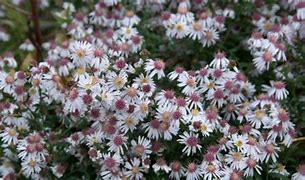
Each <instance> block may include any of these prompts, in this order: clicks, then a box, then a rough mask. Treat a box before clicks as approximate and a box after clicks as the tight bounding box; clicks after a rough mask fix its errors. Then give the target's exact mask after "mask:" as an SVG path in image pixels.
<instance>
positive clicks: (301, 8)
mask: <svg viewBox="0 0 305 180" xmlns="http://www.w3.org/2000/svg"><path fill="white" fill-rule="evenodd" d="M296 9H297V17H298V18H299V19H301V20H302V19H305V1H300V2H299V3H298V4H297V5H296Z"/></svg>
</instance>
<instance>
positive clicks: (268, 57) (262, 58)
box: [253, 51, 276, 72]
mask: <svg viewBox="0 0 305 180" xmlns="http://www.w3.org/2000/svg"><path fill="white" fill-rule="evenodd" d="M255 56H256V58H255V59H253V63H254V65H255V67H256V68H257V70H259V71H260V72H263V71H265V70H268V69H269V66H270V64H271V62H274V61H276V60H275V58H274V57H273V55H272V53H271V52H269V51H263V52H256V53H255Z"/></svg>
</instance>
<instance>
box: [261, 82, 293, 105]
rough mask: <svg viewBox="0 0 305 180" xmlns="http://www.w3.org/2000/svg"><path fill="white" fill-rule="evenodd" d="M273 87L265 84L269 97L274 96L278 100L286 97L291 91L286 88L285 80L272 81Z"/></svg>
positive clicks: (264, 87)
mask: <svg viewBox="0 0 305 180" xmlns="http://www.w3.org/2000/svg"><path fill="white" fill-rule="evenodd" d="M270 84H271V87H270V86H267V85H263V89H264V91H266V92H267V94H268V96H269V97H272V96H274V97H275V98H276V99H277V100H283V99H286V98H287V96H288V94H289V92H288V91H287V90H286V89H285V87H286V84H285V82H283V81H270Z"/></svg>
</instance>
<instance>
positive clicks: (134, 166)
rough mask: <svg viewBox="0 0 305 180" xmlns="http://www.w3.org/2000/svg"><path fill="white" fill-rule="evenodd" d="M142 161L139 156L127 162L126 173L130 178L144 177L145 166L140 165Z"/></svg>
mask: <svg viewBox="0 0 305 180" xmlns="http://www.w3.org/2000/svg"><path fill="white" fill-rule="evenodd" d="M140 163H141V161H140V160H139V159H137V158H134V159H132V160H131V161H130V162H127V163H126V164H125V167H126V169H127V170H126V171H125V172H124V174H125V175H126V176H127V177H129V178H130V179H136V180H140V179H142V178H143V172H144V168H143V166H141V165H140Z"/></svg>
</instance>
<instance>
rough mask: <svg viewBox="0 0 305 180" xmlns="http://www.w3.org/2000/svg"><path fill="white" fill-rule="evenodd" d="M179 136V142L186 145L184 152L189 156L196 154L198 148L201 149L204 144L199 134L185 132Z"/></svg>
mask: <svg viewBox="0 0 305 180" xmlns="http://www.w3.org/2000/svg"><path fill="white" fill-rule="evenodd" d="M179 137H180V138H181V139H178V142H179V143H180V144H184V145H185V147H184V148H183V149H182V152H184V153H186V155H187V156H189V155H191V154H195V153H196V151H197V150H199V151H200V150H201V148H202V146H201V145H200V144H199V139H198V134H193V133H188V132H184V133H183V135H180V136H179Z"/></svg>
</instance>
